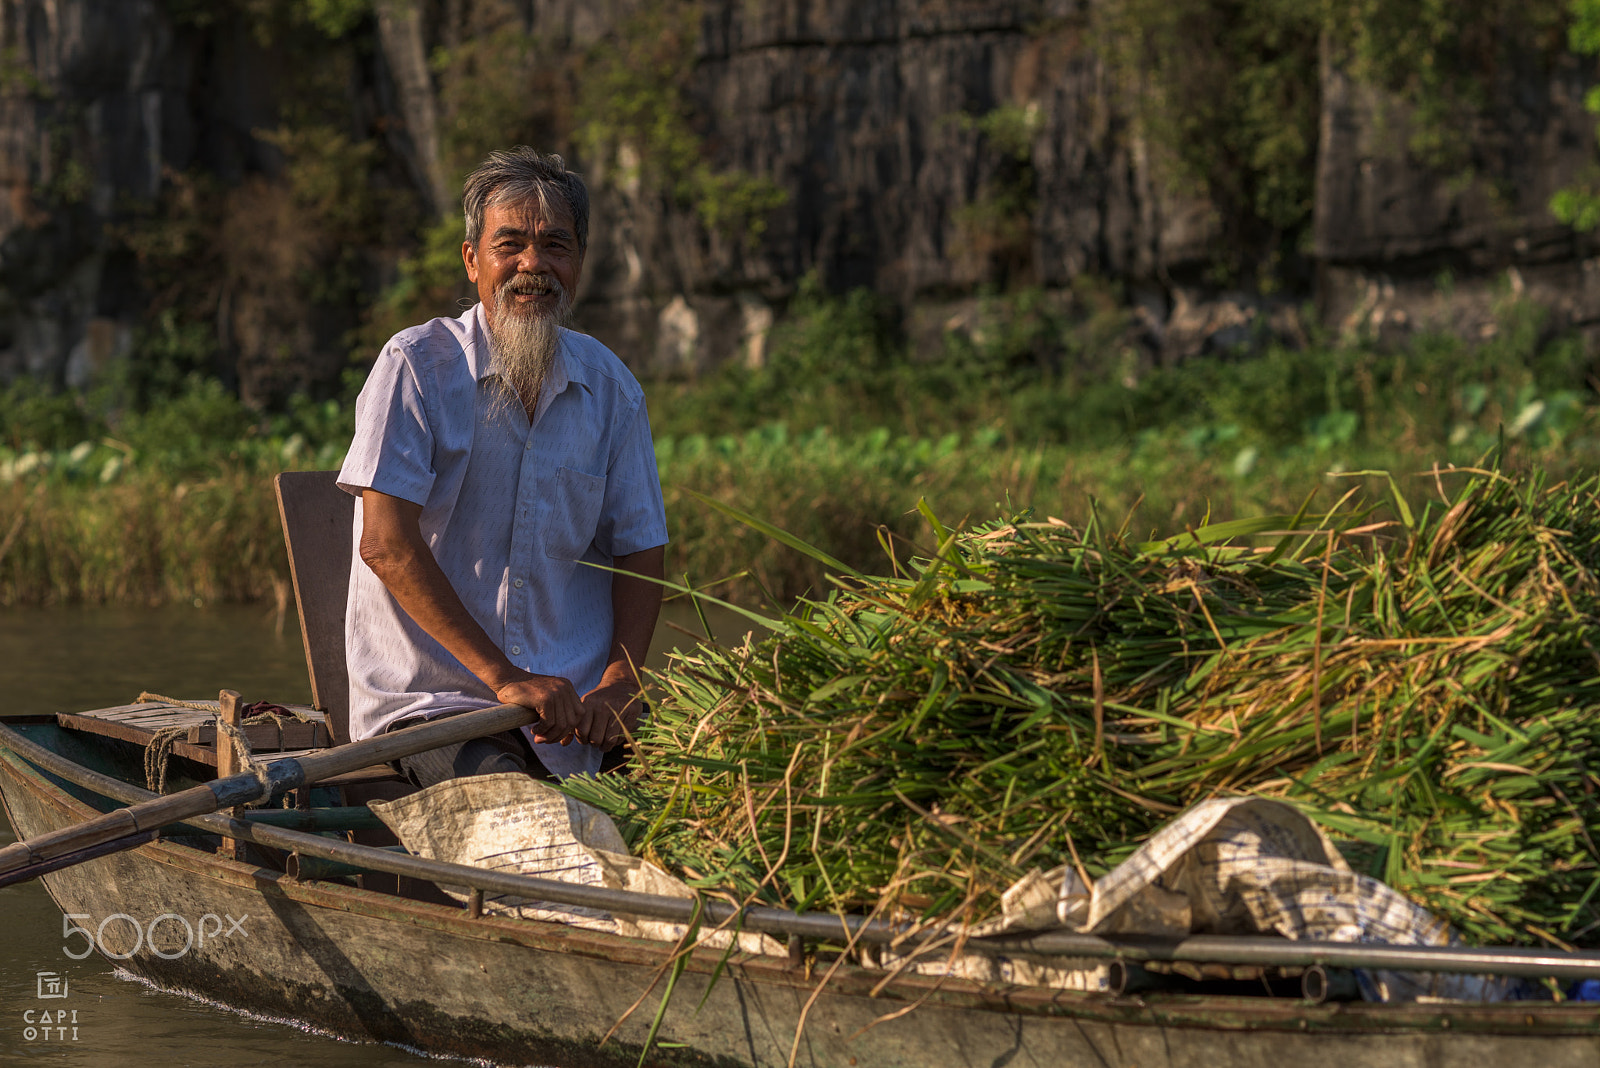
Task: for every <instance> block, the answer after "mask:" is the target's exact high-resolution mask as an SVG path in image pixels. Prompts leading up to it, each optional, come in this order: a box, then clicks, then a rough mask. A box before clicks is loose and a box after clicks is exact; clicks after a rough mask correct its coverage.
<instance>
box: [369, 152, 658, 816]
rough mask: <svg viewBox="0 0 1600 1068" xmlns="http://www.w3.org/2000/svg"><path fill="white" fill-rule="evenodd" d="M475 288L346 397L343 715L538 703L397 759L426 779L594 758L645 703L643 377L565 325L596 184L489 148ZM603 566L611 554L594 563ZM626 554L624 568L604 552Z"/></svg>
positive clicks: (649, 511)
mask: <svg viewBox="0 0 1600 1068" xmlns="http://www.w3.org/2000/svg"><path fill="white" fill-rule="evenodd" d="M462 201H463V208H464V212H465V215H466V239H465V240H464V241H463V242H462V245H461V258H462V260H463V261H464V262H465V264H466V269H467V277H468V279H470V280H471V281H472V282H474V283H475V284H476V285H477V287H478V297H479V303H478V304H476V305H475V306H474V307H473V308H472V309H471V310H470V311H468V312H466V313H465V314H464V315H462V316H460V317H459V318H456V319H434V320H433V321H431V322H428V323H425V324H423V325H421V326H416V327H412V328H411V329H409V330H403V331H401V332H400V333H399V334H396V335H395V336H394V338H392V339H391V340H390V341H389V343H388V344H387V345H386V346H385V347H384V349H383V352H382V354H381V355H380V356H379V357H378V361H377V363H376V364H375V365H374V366H373V369H372V374H371V376H370V377H369V378H368V379H367V384H366V386H365V388H363V389H362V391H361V396H360V399H359V400H357V402H356V433H355V439H354V442H353V443H352V445H351V448H350V452H349V455H348V457H347V459H346V460H345V464H344V468H343V470H342V471H340V473H339V484H340V485H341V486H342V487H344V489H345V490H346V491H348V492H350V493H352V494H356V495H358V496H359V497H360V499H361V506H360V507H359V508H358V509H357V510H356V524H355V533H354V537H355V545H356V556H357V557H358V559H357V560H356V561H355V562H354V563H353V565H352V567H351V575H350V593H349V609H348V612H347V615H346V624H345V627H346V630H345V643H346V657H347V660H348V662H349V669H350V733H351V736H352V737H353V738H364V737H370V736H372V735H375V734H380V733H382V732H384V731H386V730H391V729H394V728H395V727H398V726H403V725H405V724H408V723H412V722H416V721H418V720H420V719H425V718H430V717H433V716H438V715H444V714H449V713H451V712H460V711H468V710H472V709H476V708H484V707H488V706H490V705H494V704H496V703H507V704H520V705H525V706H527V707H528V708H531V709H534V710H535V711H537V712H538V713H539V715H540V719H539V722H538V723H537V724H536V725H535V726H533V727H531V728H526V729H525V730H524V731H523V732H510V733H508V734H505V735H497V736H493V737H490V738H484V739H479V740H476V741H472V742H468V743H465V744H463V745H457V746H451V747H447V748H445V749H441V750H435V751H434V752H431V753H424V754H422V755H420V756H417V757H412V758H408V759H406V760H404V761H401V770H402V771H403V772H404V773H405V774H406V776H407V777H408V778H410V779H411V780H412V781H413V782H414V783H416V784H417V785H419V786H429V785H432V784H434V783H436V782H440V781H443V780H445V779H448V778H453V777H455V776H460V775H478V774H487V773H490V772H497V771H527V772H529V773H530V774H534V775H539V776H547V775H555V776H565V775H571V774H576V773H581V772H591V773H592V772H598V771H600V770H602V765H603V764H610V763H613V762H614V754H615V753H616V752H618V750H617V747H618V745H619V743H621V742H622V741H623V739H624V737H625V735H624V731H625V729H626V730H631V729H632V728H633V726H634V725H635V723H636V722H637V719H638V716H639V714H640V710H641V708H642V703H641V700H640V696H639V692H640V687H639V680H638V676H637V674H636V673H635V671H636V668H637V667H638V666H639V665H640V664H642V663H643V661H644V657H645V653H646V651H647V649H648V648H649V645H650V637H651V634H652V633H653V631H654V629H655V623H656V615H657V612H658V611H659V608H660V603H661V595H660V587H659V586H658V585H657V584H656V583H655V582H653V581H651V580H652V579H659V578H660V577H661V574H662V556H663V548H662V547H663V545H664V544H665V543H666V540H667V529H666V519H665V515H664V512H663V509H662V502H661V485H660V482H659V480H658V478H657V476H656V464H655V452H654V447H653V445H652V443H651V440H650V423H649V419H648V417H647V416H646V413H645V404H644V393H643V391H642V390H641V389H640V388H639V384H638V382H637V381H636V380H635V379H634V377H633V375H632V374H630V373H629V372H628V370H627V368H625V367H624V366H623V365H622V362H621V361H620V360H619V359H617V357H616V356H615V355H613V354H612V353H611V351H610V350H608V349H607V348H606V347H605V346H604V345H602V344H600V343H599V342H598V341H596V340H594V339H593V338H591V337H588V336H586V335H584V334H580V333H577V332H575V331H572V330H569V329H566V327H565V326H564V323H565V322H566V319H567V315H568V312H569V309H570V307H571V302H572V295H573V293H574V291H575V290H576V289H577V285H578V278H579V275H580V274H581V272H582V270H583V254H584V249H585V247H586V245H587V241H588V230H589V200H588V193H587V191H586V190H585V188H584V185H583V180H582V179H581V178H579V177H578V175H576V174H574V173H573V172H571V171H569V170H567V168H566V165H565V163H563V161H562V159H561V157H560V156H554V155H540V154H539V153H537V152H534V151H533V150H531V149H528V148H517V149H514V150H512V151H508V152H496V153H494V154H492V155H491V156H490V157H489V158H488V159H487V160H485V161H484V162H483V164H482V165H481V166H480V167H479V168H478V169H477V170H476V171H474V172H473V173H472V174H471V175H469V176H468V178H467V181H466V185H465V188H464V190H463V194H462ZM590 564H598V565H601V566H599V567H591V566H588V565H590ZM607 569H615V570H607Z"/></svg>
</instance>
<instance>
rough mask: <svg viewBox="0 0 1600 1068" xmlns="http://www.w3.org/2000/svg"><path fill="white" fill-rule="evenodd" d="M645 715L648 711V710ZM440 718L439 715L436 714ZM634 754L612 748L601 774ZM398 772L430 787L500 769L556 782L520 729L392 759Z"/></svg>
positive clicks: (618, 767)
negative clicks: (447, 780)
mask: <svg viewBox="0 0 1600 1068" xmlns="http://www.w3.org/2000/svg"><path fill="white" fill-rule="evenodd" d="M645 714H646V715H648V714H649V710H648V709H646V712H645ZM435 718H439V717H435ZM407 725H408V722H407V721H406V720H401V721H400V722H398V723H395V724H392V725H391V726H390V727H389V729H390V730H399V729H400V728H402V727H405V726H407ZM630 755H631V753H630V750H629V746H628V745H627V744H626V743H624V744H622V745H619V746H617V747H616V748H615V749H612V750H610V751H609V752H607V753H606V754H605V756H603V757H602V758H601V760H600V774H601V775H609V774H610V773H611V772H614V771H620V770H622V769H623V768H625V767H626V766H627V764H628V758H629V756H630ZM393 766H394V769H395V771H397V772H399V773H400V775H401V776H403V777H404V778H405V779H406V781H408V782H409V783H411V784H412V785H413V786H417V787H423V788H426V787H429V786H434V785H437V784H438V783H441V782H444V781H445V780H446V779H462V778H466V777H467V776H469V775H494V774H496V773H499V772H507V771H510V772H518V773H520V774H525V775H530V776H532V777H533V778H535V779H538V780H540V781H541V782H555V780H556V777H555V776H554V775H552V774H551V773H550V771H549V769H547V768H546V767H545V766H544V764H543V763H542V762H541V761H540V760H539V757H538V755H537V754H536V753H534V751H533V746H531V745H529V744H528V736H527V735H525V734H523V733H522V731H520V730H510V731H502V732H501V733H499V734H490V735H487V736H485V737H483V738H473V739H472V740H470V741H466V742H455V743H453V744H451V745H446V746H442V747H441V748H438V749H430V750H428V751H427V752H426V753H418V754H416V755H415V756H408V757H401V758H400V759H399V760H396V761H394V762H393Z"/></svg>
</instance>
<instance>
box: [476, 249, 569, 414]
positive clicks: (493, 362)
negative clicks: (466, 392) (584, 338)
mask: <svg viewBox="0 0 1600 1068" xmlns="http://www.w3.org/2000/svg"><path fill="white" fill-rule="evenodd" d="M533 292H540V293H543V292H553V293H555V294H556V296H557V297H558V298H560V303H559V305H558V306H557V308H556V309H555V310H554V311H550V312H546V311H543V310H541V309H539V308H537V307H534V306H527V305H519V304H517V302H516V301H515V299H513V298H514V295H515V294H517V293H533ZM571 306H572V305H571V301H570V299H569V297H568V296H567V294H566V293H564V292H563V291H562V289H561V283H560V282H558V281H556V279H555V278H553V277H551V276H549V275H542V276H539V277H538V280H537V281H535V280H533V279H530V278H527V277H525V276H522V275H516V276H514V277H512V278H509V279H507V280H506V282H505V284H504V285H502V286H501V287H500V289H499V291H498V292H496V293H495V308H494V310H493V311H492V312H489V313H488V314H486V315H485V316H484V318H485V319H486V320H487V322H488V324H489V349H490V361H489V369H490V370H492V371H494V372H495V373H496V374H497V375H499V376H500V382H501V384H502V385H503V386H504V387H505V388H504V389H503V390H502V393H501V402H500V403H502V404H504V405H505V406H507V407H509V406H510V405H511V404H512V403H513V402H515V403H519V404H521V405H522V407H523V408H525V409H526V410H527V412H528V414H529V417H530V418H531V417H532V415H533V411H534V408H535V406H536V405H537V404H538V401H539V391H540V390H541V389H543V388H544V380H545V377H546V376H547V375H548V374H549V373H550V366H551V364H553V363H554V362H555V355H556V349H557V348H558V347H559V346H560V344H561V328H562V326H564V325H565V324H566V322H567V319H568V316H569V313H570V311H571ZM497 410H498V409H497Z"/></svg>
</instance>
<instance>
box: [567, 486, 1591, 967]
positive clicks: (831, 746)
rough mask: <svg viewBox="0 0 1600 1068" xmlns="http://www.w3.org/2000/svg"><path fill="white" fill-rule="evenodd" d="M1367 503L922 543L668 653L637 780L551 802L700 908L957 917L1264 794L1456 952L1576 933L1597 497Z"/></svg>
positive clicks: (982, 531) (1047, 526) (1584, 867)
mask: <svg viewBox="0 0 1600 1068" xmlns="http://www.w3.org/2000/svg"><path fill="white" fill-rule="evenodd" d="M1390 507H1392V508H1393V510H1394V514H1395V515H1396V517H1397V518H1395V519H1393V520H1390V521H1386V522H1380V521H1378V520H1377V519H1375V518H1374V513H1372V512H1371V511H1370V510H1362V509H1353V508H1344V509H1335V510H1334V511H1332V512H1330V513H1329V514H1327V515H1324V516H1320V517H1319V516H1306V515H1300V516H1270V517H1264V518H1262V519H1258V520H1253V521H1244V522H1235V523H1228V524H1221V525H1218V526H1214V527H1210V528H1202V529H1200V530H1198V531H1195V532H1193V534H1192V535H1189V536H1180V537H1177V538H1173V539H1168V540H1166V541H1162V542H1158V543H1150V544H1143V545H1141V544H1137V543H1135V542H1134V541H1133V540H1132V539H1130V538H1129V537H1127V536H1126V534H1125V533H1124V532H1112V531H1110V530H1108V529H1106V528H1105V527H1103V526H1102V525H1101V524H1099V523H1098V522H1093V521H1091V522H1090V523H1089V524H1087V525H1086V526H1085V527H1084V528H1082V529H1077V528H1073V527H1069V526H1067V525H1065V524H1061V523H1058V522H1034V521H1027V520H1008V521H1001V522H994V523H990V524H988V525H986V526H983V527H979V528H976V529H973V530H970V531H966V532H959V533H958V532H952V531H948V530H945V529H943V528H942V527H940V526H939V524H938V523H937V522H936V521H932V522H931V526H932V530H933V532H934V538H935V539H936V541H937V549H936V550H932V551H928V552H925V553H924V555H923V557H922V558H920V559H917V560H913V561H909V562H905V561H894V558H893V554H891V561H892V562H893V566H892V567H891V568H890V570H891V573H890V574H888V575H882V576H868V575H864V574H861V573H858V572H854V571H851V570H850V569H848V568H845V567H843V566H842V565H838V566H835V567H834V571H835V573H836V575H837V579H836V583H837V589H836V590H835V592H834V593H833V594H831V595H830V596H828V597H826V598H823V599H816V600H812V601H809V602H806V603H804V604H803V605H802V606H801V607H800V608H799V609H797V610H796V611H794V612H790V613H785V614H783V615H782V616H781V617H779V618H777V619H773V620H771V621H769V624H770V625H771V626H772V628H773V633H772V634H771V636H770V637H766V638H764V639H761V640H755V639H749V640H747V641H746V642H745V643H744V644H743V645H741V646H739V647H737V648H718V647H714V646H711V647H705V648H702V649H700V650H698V651H696V652H693V653H686V654H680V655H679V656H678V657H677V658H676V659H675V661H674V662H673V663H672V665H671V666H670V667H669V668H668V669H667V670H666V671H665V672H664V673H663V674H662V675H661V677H660V678H659V679H658V680H657V681H658V684H659V694H658V700H657V703H656V707H655V714H654V718H653V719H652V720H651V721H650V723H649V724H648V725H647V726H646V727H645V728H644V729H643V732H642V734H641V737H640V739H639V743H640V756H641V760H640V762H639V767H638V770H637V771H635V772H634V773H633V774H632V776H631V777H629V778H627V779H616V780H614V779H607V780H598V781H597V780H578V781H572V780H569V783H568V785H567V789H568V790H569V791H570V792H572V793H573V794H575V795H576V796H578V797H580V798H582V799H583V800H586V801H589V802H591V803H593V804H596V805H598V806H599V807H601V808H602V809H605V810H606V811H608V812H610V813H611V814H612V815H613V816H614V817H616V818H617V820H618V823H619V826H620V827H621V829H622V830H623V833H624V835H625V837H627V838H628V840H629V842H630V846H631V847H632V848H633V849H634V850H635V852H637V853H640V854H642V855H644V856H647V857H649V858H651V859H653V860H655V861H657V862H659V863H661V864H663V865H664V866H665V867H667V868H668V869H669V870H673V871H675V872H677V873H680V874H682V875H683V876H685V877H686V878H688V879H690V880H691V881H692V882H693V883H695V884H697V885H699V886H702V887H713V888H718V889H720V890H724V891H727V892H729V893H730V894H732V895H734V896H736V897H740V898H745V897H749V898H754V899H757V900H761V901H765V902H768V903H771V904H775V905H779V906H783V907H788V908H796V909H827V910H841V911H855V912H874V913H877V914H879V915H889V916H897V917H922V918H934V917H938V918H941V919H956V920H962V921H968V922H978V921H981V920H983V919H985V918H987V917H989V916H992V915H994V914H995V913H996V912H997V911H998V907H999V898H1000V894H1001V892H1002V891H1003V890H1004V889H1005V888H1006V887H1007V886H1009V885H1010V884H1011V883H1012V882H1013V881H1015V880H1016V879H1018V878H1020V877H1021V876H1022V875H1023V874H1024V873H1026V872H1027V871H1028V870H1030V869H1034V868H1040V869H1049V868H1052V867H1055V866H1057V865H1060V864H1073V865H1077V866H1079V867H1080V868H1081V869H1083V870H1084V871H1085V872H1086V874H1087V875H1089V876H1091V877H1094V876H1098V875H1100V874H1103V873H1104V872H1105V871H1107V870H1109V869H1110V868H1111V867H1112V866H1114V865H1115V864H1116V863H1117V862H1119V861H1120V860H1122V859H1123V858H1125V857H1126V856H1127V855H1128V854H1129V853H1130V852H1131V851H1132V850H1133V849H1135V848H1136V847H1137V845H1138V844H1139V842H1140V841H1141V840H1143V839H1144V838H1145V837H1146V836H1147V835H1148V834H1149V833H1150V832H1151V831H1152V830H1154V829H1155V828H1156V827H1158V826H1160V825H1161V824H1162V823H1163V822H1164V821H1166V820H1167V819H1168V818H1170V816H1171V815H1172V814H1174V813H1176V812H1177V811H1179V810H1181V809H1182V808H1183V807H1185V806H1187V805H1189V804H1192V803H1194V802H1196V801H1199V800H1201V799H1203V798H1206V797H1210V796H1216V795H1225V794H1237V793H1246V794H1256V795H1262V796H1271V797H1278V798H1284V799H1287V800H1289V801H1291V802H1293V803H1295V804H1297V805H1300V806H1301V807H1302V808H1304V809H1305V810H1307V811H1308V812H1310V813H1311V814H1312V815H1313V816H1314V817H1315V818H1316V819H1318V820H1319V821H1321V822H1322V824H1323V825H1324V826H1325V827H1327V828H1328V829H1329V830H1330V831H1331V832H1332V833H1333V834H1334V835H1335V836H1336V837H1337V838H1338V839H1339V840H1340V842H1341V846H1342V847H1343V848H1344V849H1345V850H1346V852H1347V855H1348V856H1349V857H1350V858H1351V860H1352V862H1353V863H1354V864H1355V865H1356V866H1357V868H1358V869H1359V870H1364V871H1367V872H1370V873H1371V874H1374V875H1377V876H1380V877H1382V878H1384V879H1385V880H1386V881H1388V882H1389V883H1390V884H1391V885H1393V886H1395V887H1396V888H1398V889H1399V890H1401V891H1402V892H1404V893H1406V894H1408V895H1410V896H1411V897H1412V898H1413V899H1415V900H1416V901H1418V902H1419V903H1421V904H1423V905H1424V906H1426V907H1428V908H1430V909H1432V910H1434V911H1436V912H1437V913H1439V914H1441V915H1443V916H1444V917H1446V918H1448V919H1449V921H1450V922H1451V923H1453V924H1455V925H1456V926H1457V927H1458V928H1459V929H1460V930H1461V931H1462V933H1463V934H1464V935H1465V936H1466V937H1467V938H1468V939H1469V940H1472V941H1477V942H1527V941H1530V940H1532V939H1542V940H1545V941H1548V942H1551V943H1555V944H1568V943H1571V944H1592V943H1593V942H1595V941H1597V940H1600V939H1596V937H1595V935H1594V932H1595V931H1596V930H1597V929H1600V893H1597V892H1600V850H1597V848H1596V843H1595V841H1594V840H1593V838H1592V837H1591V832H1590V830H1589V829H1588V824H1589V823H1590V822H1591V821H1592V817H1593V815H1594V813H1595V811H1596V803H1595V798H1596V790H1597V788H1600V779H1597V778H1596V773H1597V772H1600V654H1597V652H1596V644H1595V643H1596V641H1597V638H1600V632H1597V631H1596V622H1597V620H1600V582H1597V579H1596V572H1597V570H1600V479H1594V478H1590V479H1587V480H1584V481H1581V482H1577V483H1558V484H1554V485H1547V484H1546V483H1545V482H1544V480H1543V479H1542V478H1541V477H1540V476H1537V475H1534V476H1527V477H1519V478H1511V477H1508V476H1505V475H1502V474H1498V473H1494V472H1487V471H1477V472H1452V473H1449V474H1446V475H1443V476H1441V477H1440V478H1439V480H1438V485H1437V499H1436V500H1435V501H1434V502H1432V503H1430V504H1427V505H1426V506H1425V507H1423V508H1422V509H1420V511H1419V512H1417V513H1416V514H1413V512H1412V510H1411V509H1410V508H1409V507H1408V506H1407V505H1406V504H1405V502H1404V500H1403V499H1402V498H1401V497H1400V495H1399V493H1398V492H1397V493H1396V494H1395V497H1394V501H1393V502H1392V504H1391V505H1390ZM929 519H930V521H931V520H932V516H931V514H930V516H929ZM1283 531H1294V533H1292V534H1287V533H1279V534H1275V535H1274V534H1272V533H1271V532H1283ZM1244 535H1254V536H1255V537H1254V539H1253V540H1254V541H1256V542H1258V543H1259V544H1258V545H1257V546H1256V547H1245V546H1240V545H1237V544H1235V542H1236V541H1237V540H1238V539H1239V538H1240V537H1242V536H1244ZM930 549H931V547H930Z"/></svg>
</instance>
